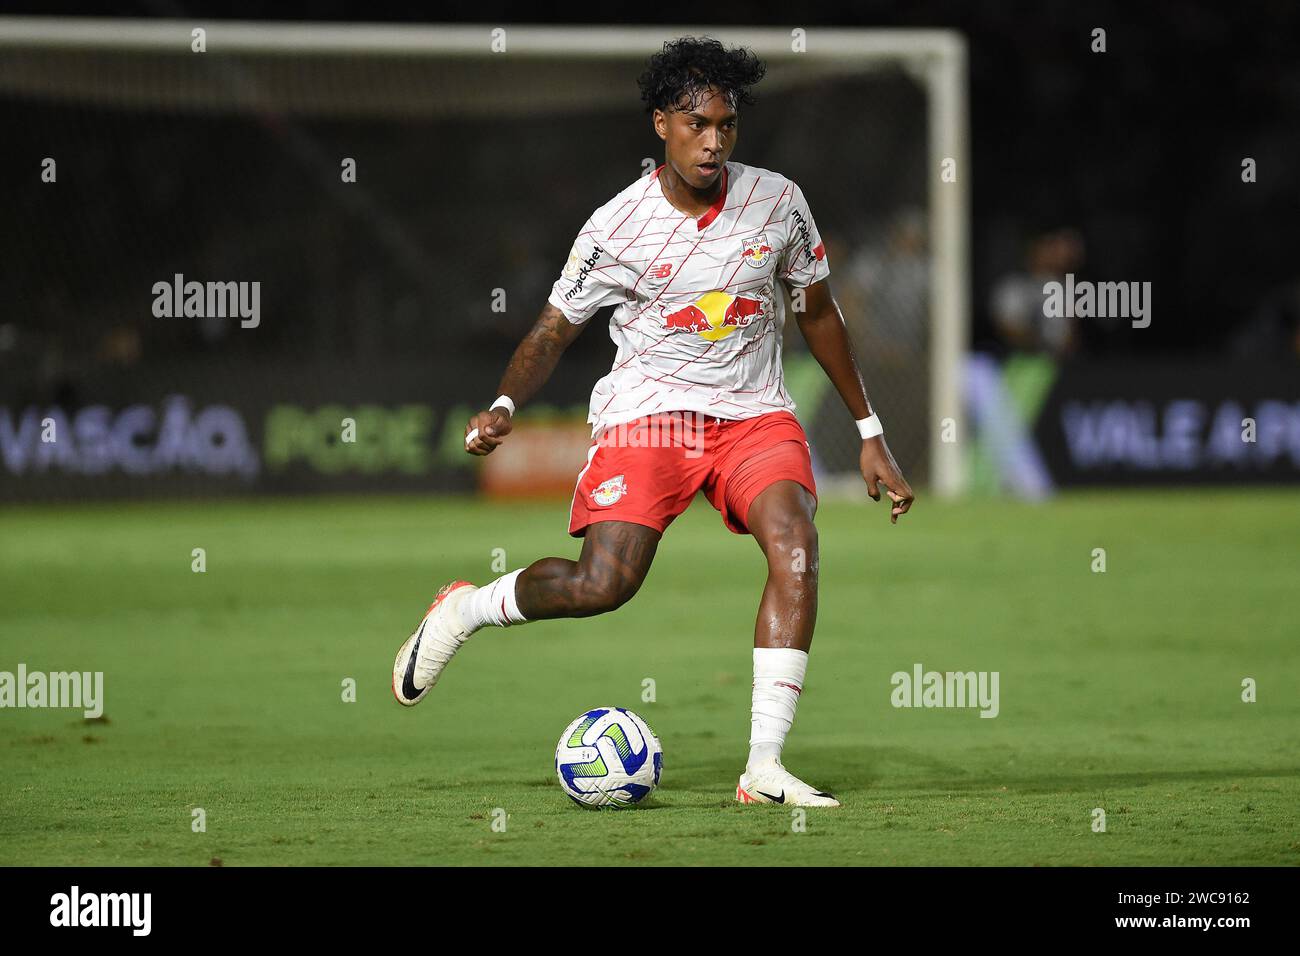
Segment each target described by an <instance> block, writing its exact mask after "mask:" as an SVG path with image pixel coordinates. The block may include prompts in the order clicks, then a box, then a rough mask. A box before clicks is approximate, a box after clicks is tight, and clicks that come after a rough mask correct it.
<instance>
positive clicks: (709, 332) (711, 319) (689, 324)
mask: <svg viewBox="0 0 1300 956" xmlns="http://www.w3.org/2000/svg"><path fill="white" fill-rule="evenodd" d="M761 311H762V303H760V302H759V301H758V299H751V298H749V297H747V296H743V295H730V294H728V293H726V292H706V293H705V294H704V295H702V296H700V297H699V298H698V299H696V300H695V302H694V303H692V304H691V305H688V306H686V307H685V308H682V309H678V310H677V311H675V312H665V313H664V331H666V332H696V333H698V334H699V336H700V338H703V339H708V340H709V341H710V342H716V341H718V339H724V338H726V337H727V336H728V335H730V334H731V333H732V332H734V331H736V329H740V328H744V327H745V326H746V325H749V323H750V322H752V321H753V319H754V316H756V315H759V314H761Z"/></svg>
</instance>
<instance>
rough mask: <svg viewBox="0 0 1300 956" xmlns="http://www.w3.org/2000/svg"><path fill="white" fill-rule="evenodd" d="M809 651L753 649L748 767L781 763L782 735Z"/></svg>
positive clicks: (800, 689) (786, 729) (791, 715)
mask: <svg viewBox="0 0 1300 956" xmlns="http://www.w3.org/2000/svg"><path fill="white" fill-rule="evenodd" d="M807 671H808V652H807V651H800V650H796V649H795V648H793V647H756V648H754V697H753V707H752V709H751V711H750V725H749V766H751V767H752V766H754V765H756V764H757V763H759V762H760V761H764V760H769V759H774V760H776V761H777V762H778V763H779V762H780V761H781V748H782V747H784V746H785V735H786V734H787V733H789V732H790V725H791V724H793V723H794V709H795V706H796V705H797V704H798V703H799V695H800V694H801V693H803V679H804V674H806V673H807Z"/></svg>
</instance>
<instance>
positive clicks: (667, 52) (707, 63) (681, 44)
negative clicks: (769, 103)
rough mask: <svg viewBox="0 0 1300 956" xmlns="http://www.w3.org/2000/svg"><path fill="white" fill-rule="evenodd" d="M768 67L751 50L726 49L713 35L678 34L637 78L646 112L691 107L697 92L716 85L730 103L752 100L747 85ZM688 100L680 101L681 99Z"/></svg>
mask: <svg viewBox="0 0 1300 956" xmlns="http://www.w3.org/2000/svg"><path fill="white" fill-rule="evenodd" d="M766 72H767V67H766V66H765V65H764V63H763V61H762V60H760V59H759V58H758V56H757V55H755V54H754V52H753V51H752V50H747V49H745V48H744V47H733V48H732V49H730V50H727V49H725V48H724V47H723V46H722V43H721V42H720V41H718V40H715V39H713V38H712V37H707V36H706V37H681V38H679V39H676V40H668V41H665V43H664V48H663V51H662V52H660V53H656V54H654V55H653V56H651V57H650V68H649V69H648V70H646V71H645V72H644V73H642V74H641V76H640V77H638V78H637V81H636V82H637V86H639V87H640V88H641V99H643V100H645V104H646V107H645V111H646V112H647V113H653V112H654V111H655V110H664V111H668V110H672V109H683V110H691V109H694V108H695V106H696V104H697V103H698V101H699V98H700V94H701V93H703V92H704V91H706V90H707V89H708V88H709V87H711V86H712V87H716V88H717V89H718V90H720V91H721V92H722V94H723V96H724V97H725V98H726V99H727V100H728V101H729V102H730V103H731V105H732V106H735V107H739V106H741V105H744V104H749V103H753V102H754V98H753V97H752V96H751V95H750V92H749V88H750V87H751V86H753V85H754V84H756V83H757V82H758V81H759V80H761V79H762V78H763V74H765V73H766ZM684 97H685V98H686V99H687V101H688V102H687V103H683V102H682V100H683V98H684Z"/></svg>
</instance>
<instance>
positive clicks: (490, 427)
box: [465, 302, 584, 455]
mask: <svg viewBox="0 0 1300 956" xmlns="http://www.w3.org/2000/svg"><path fill="white" fill-rule="evenodd" d="M583 328H584V326H583V325H575V324H574V323H573V322H570V321H569V320H568V319H567V318H566V317H565V315H564V313H563V312H561V311H560V310H559V309H557V308H556V307H555V306H553V305H551V304H550V303H549V302H548V303H547V304H546V305H545V306H543V307H542V312H541V315H539V316H538V317H537V322H536V324H535V325H533V327H532V329H531V330H530V331H529V332H528V334H527V335H526V336H524V339H523V341H522V342H520V343H519V346H518V348H516V349H515V354H514V355H512V356H511V357H510V364H509V365H507V366H506V371H505V374H504V375H503V376H501V386H500V389H499V390H498V394H500V395H502V396H503V397H504V396H508V397H509V399H510V400H511V402H513V405H514V407H516V408H517V407H518V406H520V405H522V404H524V402H526V401H528V400H529V399H531V398H532V397H533V396H534V395H536V394H537V392H538V390H539V389H540V388H541V387H542V386H543V385H545V384H546V380H547V379H548V378H550V377H551V373H552V372H554V371H555V366H556V364H557V363H558V362H559V361H560V356H561V355H563V354H564V350H565V349H567V348H568V347H569V344H570V343H571V342H573V340H574V339H576V338H577V337H578V336H579V335H581V334H582V330H583ZM499 402H500V400H499V399H498V403H494V407H493V408H490V409H487V410H486V411H482V412H479V413H478V414H477V415H475V416H474V417H473V418H471V419H470V420H469V423H468V424H467V425H466V426H465V450H466V451H467V452H469V453H470V454H471V455H486V454H489V453H490V452H491V451H492V449H493V448H496V447H497V445H500V444H501V442H502V440H503V439H504V438H505V436H506V435H509V434H510V429H511V421H510V419H511V416H512V415H513V414H514V411H513V408H511V407H510V406H507V405H504V404H500V403H499Z"/></svg>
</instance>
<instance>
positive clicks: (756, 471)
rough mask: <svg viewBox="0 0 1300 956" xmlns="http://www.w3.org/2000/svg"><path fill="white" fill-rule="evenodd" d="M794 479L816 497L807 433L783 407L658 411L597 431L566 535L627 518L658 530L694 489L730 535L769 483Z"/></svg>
mask: <svg viewBox="0 0 1300 956" xmlns="http://www.w3.org/2000/svg"><path fill="white" fill-rule="evenodd" d="M782 479H790V480H791V481H797V482H799V484H801V485H803V486H804V487H805V488H807V489H808V490H809V491H810V492H811V493H812V495H813V497H814V498H816V496H817V486H816V484H814V482H813V474H812V461H811V459H810V457H809V453H808V439H807V436H806V435H804V431H803V426H801V425H800V424H799V419H797V418H795V417H794V415H793V414H791V413H790V412H788V411H784V410H782V411H779V412H768V413H767V414H765V415H759V416H758V417H756V418H745V419H741V420H739V421H736V420H729V419H718V418H713V417H711V416H706V415H702V414H697V413H695V412H662V413H660V414H657V415H649V416H646V417H644V418H638V419H637V420H636V421H634V422H629V423H628V424H626V425H616V426H614V427H612V428H609V429H606V431H605V432H604V433H603V434H601V435H600V436H598V437H597V438H596V439H595V440H594V441H593V442H592V444H591V448H590V449H589V450H588V452H587V466H586V467H585V468H583V469H582V471H581V472H580V473H579V474H578V484H577V487H576V488H575V489H574V492H573V507H572V510H571V512H570V516H569V534H571V535H573V536H574V537H576V538H580V537H582V536H583V535H584V534H585V533H586V529H587V525H589V524H593V523H595V522H597V521H632V522H635V523H636V524H643V525H647V526H649V527H651V528H654V529H656V530H657V531H659V532H663V531H664V529H666V528H667V527H668V525H670V524H671V523H672V521H673V519H674V518H676V517H677V516H678V515H679V514H681V513H682V512H683V511H685V510H686V508H687V506H689V505H690V503H691V500H692V499H693V498H694V497H695V493H696V492H697V491H703V492H704V494H705V496H706V497H707V498H708V499H709V503H710V504H712V505H713V507H715V508H717V509H718V511H719V512H721V514H722V520H723V523H724V524H726V526H727V527H728V528H730V529H731V530H732V531H734V532H735V533H736V534H748V533H749V527H748V525H747V524H746V522H745V518H746V516H747V515H748V513H749V506H750V505H751V504H752V503H753V501H754V499H755V498H757V497H758V494H759V492H761V491H762V490H763V489H764V488H766V487H767V486H768V485H770V484H772V483H773V482H776V481H781V480H782Z"/></svg>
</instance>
